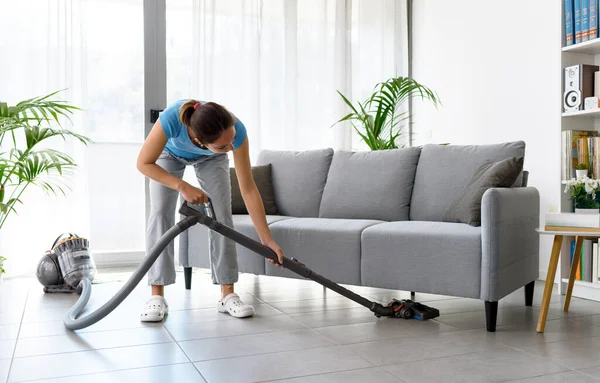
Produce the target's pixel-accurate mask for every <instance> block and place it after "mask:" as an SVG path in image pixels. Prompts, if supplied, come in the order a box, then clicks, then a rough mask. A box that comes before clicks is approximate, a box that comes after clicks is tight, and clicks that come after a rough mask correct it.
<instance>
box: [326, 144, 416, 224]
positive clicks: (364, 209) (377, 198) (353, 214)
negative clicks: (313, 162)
mask: <svg viewBox="0 0 600 383" xmlns="http://www.w3.org/2000/svg"><path fill="white" fill-rule="evenodd" d="M420 152H421V149H420V148H406V149H392V150H380V151H371V152H348V151H336V152H335V154H334V155H333V161H332V163H331V167H330V168H329V175H328V176H327V183H326V184H325V190H324V191H323V198H322V200H321V208H320V209H319V217H323V218H356V219H376V220H383V221H406V220H408V216H409V206H410V199H411V194H412V190H413V183H414V179H415V172H416V170H417V163H418V161H419V154H420Z"/></svg>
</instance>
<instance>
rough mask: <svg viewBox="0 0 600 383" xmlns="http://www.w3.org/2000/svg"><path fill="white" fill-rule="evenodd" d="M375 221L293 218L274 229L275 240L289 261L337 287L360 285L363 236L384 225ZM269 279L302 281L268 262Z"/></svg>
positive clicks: (278, 224) (275, 226) (271, 227)
mask: <svg viewBox="0 0 600 383" xmlns="http://www.w3.org/2000/svg"><path fill="white" fill-rule="evenodd" d="M381 222H382V221H374V220H359V219H355V220H349V219H329V218H290V219H286V220H283V221H278V222H275V223H273V224H272V225H271V226H270V229H271V233H272V234H273V239H274V240H275V242H277V244H278V245H279V246H280V247H281V249H282V250H283V252H284V253H285V255H286V256H287V257H294V258H296V259H298V260H299V261H300V262H303V263H305V264H306V265H307V266H308V267H310V268H311V269H312V270H313V271H315V272H316V273H318V274H321V275H322V276H324V277H326V278H328V279H331V280H333V281H334V282H337V283H346V284H351V285H357V284H360V256H361V254H360V234H361V233H362V231H363V230H365V228H367V227H369V226H372V225H375V224H377V223H381ZM265 263H266V272H267V275H274V276H286V277H292V278H302V277H300V276H299V275H297V274H296V273H293V272H291V271H289V270H285V269H284V270H281V268H279V267H276V266H273V265H271V264H270V263H268V262H266V261H265Z"/></svg>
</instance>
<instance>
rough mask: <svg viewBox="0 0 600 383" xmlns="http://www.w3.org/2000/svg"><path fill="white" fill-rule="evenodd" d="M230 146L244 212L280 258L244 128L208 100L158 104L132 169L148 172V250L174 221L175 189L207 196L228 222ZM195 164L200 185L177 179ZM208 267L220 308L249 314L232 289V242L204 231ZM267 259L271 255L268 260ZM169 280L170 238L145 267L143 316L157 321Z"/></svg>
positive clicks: (196, 200)
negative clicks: (147, 291)
mask: <svg viewBox="0 0 600 383" xmlns="http://www.w3.org/2000/svg"><path fill="white" fill-rule="evenodd" d="M229 151H233V158H234V163H235V170H236V175H237V177H238V181H239V185H240V190H241V192H242V196H243V199H244V203H245V204H246V207H247V210H248V213H249V214H250V217H251V218H252V222H253V223H254V227H255V228H256V232H257V233H258V236H259V237H260V240H261V242H262V243H263V244H264V245H266V246H268V247H270V248H271V249H273V251H275V252H276V253H277V255H278V257H279V262H280V263H281V262H282V261H283V252H282V250H281V249H280V248H279V246H278V245H277V244H276V243H275V241H274V240H273V238H272V236H271V232H270V230H269V227H268V225H267V220H266V217H265V210H264V206H263V203H262V199H261V196H260V194H259V192H258V189H257V187H256V185H255V183H254V179H253V178H252V172H251V166H250V156H249V149H248V138H247V136H246V128H245V127H244V124H242V122H241V121H239V120H238V119H236V118H235V117H234V116H233V115H232V114H231V113H229V112H228V111H227V109H225V108H224V107H223V106H221V105H219V104H216V103H213V102H199V101H196V100H181V101H178V102H176V103H174V104H173V105H170V106H169V107H168V108H167V109H165V110H164V111H163V112H162V113H161V115H160V117H159V119H158V121H157V122H156V124H155V125H154V127H153V128H152V130H151V131H150V134H149V135H148V137H147V138H146V141H145V142H144V145H143V146H142V149H141V151H140V154H139V157H138V160H137V168H138V169H139V171H140V172H141V173H142V174H144V175H145V176H146V177H148V178H150V204H151V208H150V217H149V221H148V232H147V235H146V246H147V249H148V250H149V249H151V248H152V247H153V246H154V244H155V243H156V242H157V241H158V239H159V238H160V237H161V236H162V235H163V234H164V233H165V232H166V231H167V230H168V229H169V228H171V227H172V226H173V225H174V224H175V212H176V209H177V199H178V195H179V194H181V195H182V196H183V198H184V199H185V200H186V201H188V202H190V203H192V204H201V203H204V202H207V201H208V197H210V199H211V201H212V204H213V207H214V209H215V214H216V216H217V219H218V220H219V221H220V222H222V223H223V224H225V225H227V226H229V227H233V219H232V216H231V184H230V179H229V158H228V156H227V152H229ZM188 165H191V166H193V167H194V170H195V172H196V177H197V179H198V182H199V184H200V186H201V188H202V189H199V188H197V187H195V186H193V185H190V184H189V183H187V182H185V181H183V180H182V177H183V173H184V171H185V168H186V166H188ZM209 243H210V250H209V252H210V267H211V272H212V280H213V283H214V284H220V285H221V300H220V301H219V302H218V303H217V309H218V310H219V311H220V312H228V313H229V314H231V315H232V316H235V317H247V316H251V315H253V314H254V309H253V307H252V306H250V305H246V304H244V303H243V302H242V301H241V299H240V297H239V296H238V295H237V294H235V292H234V288H233V285H234V283H235V282H237V280H238V265H237V253H236V249H235V243H234V242H233V241H231V240H230V239H227V238H225V237H224V236H222V235H219V234H216V233H214V232H213V231H212V230H210V231H209ZM269 261H270V262H271V263H272V264H274V263H275V262H273V261H272V260H269ZM174 282H175V266H174V245H173V243H171V244H169V246H168V247H167V248H166V249H165V250H164V251H163V253H162V254H161V255H160V256H159V258H158V259H157V260H156V262H155V263H154V264H153V265H152V268H151V269H150V271H149V272H148V284H149V285H151V286H152V295H151V297H150V299H149V300H148V302H147V304H146V306H145V307H144V309H143V311H142V314H141V320H142V321H161V320H162V319H163V318H164V316H165V315H166V314H167V313H168V308H169V306H168V304H167V302H166V300H165V298H164V286H165V285H169V284H172V283H174Z"/></svg>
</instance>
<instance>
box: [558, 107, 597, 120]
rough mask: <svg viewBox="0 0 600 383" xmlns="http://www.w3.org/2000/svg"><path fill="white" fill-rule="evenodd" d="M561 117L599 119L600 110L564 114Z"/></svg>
mask: <svg viewBox="0 0 600 383" xmlns="http://www.w3.org/2000/svg"><path fill="white" fill-rule="evenodd" d="M562 116H563V117H568V118H585V119H594V118H598V117H600V108H598V109H591V110H578V111H576V112H564V113H563V114H562Z"/></svg>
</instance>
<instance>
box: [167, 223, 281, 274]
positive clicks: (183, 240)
mask: <svg viewBox="0 0 600 383" xmlns="http://www.w3.org/2000/svg"><path fill="white" fill-rule="evenodd" d="M283 219H288V217H283V216H279V215H267V223H268V224H269V225H270V224H272V223H273V222H277V221H280V220H283ZM233 229H234V230H236V231H239V232H240V233H242V234H244V235H246V236H248V237H250V238H252V239H254V240H257V241H259V240H260V239H259V237H258V234H257V233H256V229H255V228H254V225H253V224H252V220H251V219H250V216H249V215H236V214H234V215H233ZM209 230H210V229H209V228H207V227H206V226H204V225H194V226H192V227H190V228H189V229H188V230H186V231H185V232H183V233H181V234H180V236H179V237H180V244H179V246H180V249H179V261H180V263H181V264H182V265H183V266H185V267H188V266H189V267H202V268H205V269H210V256H209V253H208V251H209V244H208V232H209ZM236 251H237V256H238V269H239V272H240V273H251V274H263V275H264V273H265V262H264V258H263V257H262V256H260V255H258V254H256V253H254V252H253V251H250V250H248V249H246V248H245V247H244V246H242V245H239V244H236Z"/></svg>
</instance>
